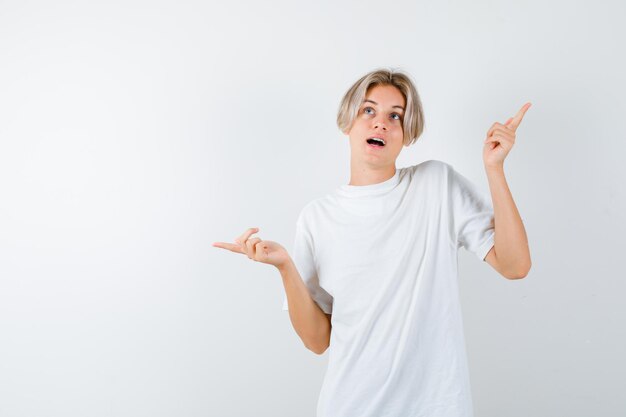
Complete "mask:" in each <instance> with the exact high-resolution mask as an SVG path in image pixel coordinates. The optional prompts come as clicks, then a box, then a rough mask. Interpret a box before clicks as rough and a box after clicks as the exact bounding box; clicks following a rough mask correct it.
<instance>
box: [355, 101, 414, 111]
mask: <svg viewBox="0 0 626 417" xmlns="http://www.w3.org/2000/svg"><path fill="white" fill-rule="evenodd" d="M367 102H370V103H373V104H375V105H377V106H378V103H376V102H375V101H374V100H370V99H365V100H363V103H367ZM391 107H394V108H395V107H397V108H399V109H402V111H404V107H402V106H397V105H396V106H391Z"/></svg>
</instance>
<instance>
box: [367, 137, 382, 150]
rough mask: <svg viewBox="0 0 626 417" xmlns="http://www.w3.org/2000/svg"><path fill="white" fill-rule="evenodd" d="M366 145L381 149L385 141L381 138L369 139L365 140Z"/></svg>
mask: <svg viewBox="0 0 626 417" xmlns="http://www.w3.org/2000/svg"><path fill="white" fill-rule="evenodd" d="M367 143H369V144H370V145H373V146H378V147H381V148H382V147H384V146H385V141H384V140H382V139H381V138H369V139H368V140H367Z"/></svg>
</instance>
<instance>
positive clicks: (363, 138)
mask: <svg viewBox="0 0 626 417" xmlns="http://www.w3.org/2000/svg"><path fill="white" fill-rule="evenodd" d="M405 108H406V103H405V100H404V96H403V95H402V93H401V92H400V90H398V89H397V88H396V87H394V86H392V85H376V86H374V87H370V90H369V91H368V92H367V93H366V95H365V100H364V101H363V103H361V106H360V107H359V111H358V113H357V115H356V118H355V119H354V123H353V124H352V127H351V128H350V131H348V132H344V133H345V134H346V135H350V149H351V153H352V160H353V161H354V160H362V162H364V163H365V164H367V165H372V166H388V165H390V164H393V165H395V161H396V159H397V157H398V155H399V154H400V151H401V150H402V146H403V138H404V132H403V130H402V121H403V119H404V109H405ZM371 137H379V138H381V139H383V140H384V141H385V145H384V146H377V145H372V144H370V143H368V141H367V140H368V139H369V138H371Z"/></svg>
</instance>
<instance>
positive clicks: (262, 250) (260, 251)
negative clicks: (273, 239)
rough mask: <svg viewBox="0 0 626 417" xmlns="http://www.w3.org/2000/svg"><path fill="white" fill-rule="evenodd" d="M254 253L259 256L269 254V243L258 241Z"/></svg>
mask: <svg viewBox="0 0 626 417" xmlns="http://www.w3.org/2000/svg"><path fill="white" fill-rule="evenodd" d="M254 249H255V251H254V253H255V254H256V256H257V257H258V256H259V255H263V256H267V245H266V244H265V242H263V241H260V242H257V243H256V244H255V245H254Z"/></svg>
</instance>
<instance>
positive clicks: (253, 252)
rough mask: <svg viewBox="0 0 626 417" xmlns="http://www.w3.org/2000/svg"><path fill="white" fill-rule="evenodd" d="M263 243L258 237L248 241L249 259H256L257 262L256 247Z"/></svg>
mask: <svg viewBox="0 0 626 417" xmlns="http://www.w3.org/2000/svg"><path fill="white" fill-rule="evenodd" d="M260 241H261V239H259V238H258V237H253V238H252V239H248V240H247V241H246V249H247V251H246V252H247V253H248V258H250V259H254V260H256V259H255V258H256V249H255V247H254V245H256V244H257V243H259V242H260Z"/></svg>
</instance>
